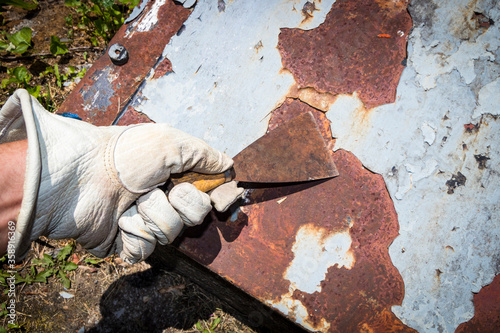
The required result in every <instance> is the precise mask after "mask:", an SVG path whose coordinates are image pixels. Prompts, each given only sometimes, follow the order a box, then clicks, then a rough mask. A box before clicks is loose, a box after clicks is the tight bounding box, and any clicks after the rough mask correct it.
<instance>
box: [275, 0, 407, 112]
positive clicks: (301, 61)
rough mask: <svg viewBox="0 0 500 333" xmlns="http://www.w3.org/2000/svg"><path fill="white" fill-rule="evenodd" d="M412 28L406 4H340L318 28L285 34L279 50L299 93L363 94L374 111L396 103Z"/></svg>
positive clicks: (368, 0) (371, 0)
mask: <svg viewBox="0 0 500 333" xmlns="http://www.w3.org/2000/svg"><path fill="white" fill-rule="evenodd" d="M410 28H411V18H410V16H409V14H408V12H407V11H406V2H405V1H396V2H394V1H381V0H378V1H375V0H361V1H347V0H339V1H337V2H335V4H334V5H333V6H332V9H331V11H330V12H329V13H328V15H327V17H326V19H325V22H324V23H323V24H321V25H320V26H319V27H318V28H316V29H312V30H308V31H304V30H301V29H282V30H281V33H280V37H279V43H278V48H279V50H280V53H281V57H282V62H283V66H284V67H285V68H287V69H288V70H290V71H291V72H292V73H293V75H294V77H295V80H296V81H297V82H298V84H299V88H304V87H313V88H314V89H315V90H317V91H323V92H329V93H331V94H341V93H343V94H351V93H353V92H358V95H359V97H360V99H361V100H362V101H363V102H364V103H365V105H366V107H367V108H372V107H374V106H377V105H381V104H385V103H392V102H394V100H395V97H396V88H397V85H398V82H399V78H400V76H401V73H402V71H403V68H404V66H402V65H401V62H402V61H403V60H404V59H405V58H406V36H407V35H408V32H409V30H410ZM380 34H382V35H384V34H385V35H390V36H392V37H391V38H379V37H377V36H378V35H380Z"/></svg>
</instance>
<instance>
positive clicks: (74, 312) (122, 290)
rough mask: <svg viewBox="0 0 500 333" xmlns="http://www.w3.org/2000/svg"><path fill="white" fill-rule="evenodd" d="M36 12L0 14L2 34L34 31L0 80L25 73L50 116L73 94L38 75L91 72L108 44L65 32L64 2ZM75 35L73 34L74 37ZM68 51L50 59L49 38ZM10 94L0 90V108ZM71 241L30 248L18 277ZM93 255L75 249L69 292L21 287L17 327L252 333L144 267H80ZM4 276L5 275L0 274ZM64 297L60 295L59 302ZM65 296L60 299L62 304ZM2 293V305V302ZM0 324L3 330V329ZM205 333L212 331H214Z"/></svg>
mask: <svg viewBox="0 0 500 333" xmlns="http://www.w3.org/2000/svg"><path fill="white" fill-rule="evenodd" d="M38 2H39V6H38V9H37V10H34V11H27V10H22V9H19V8H16V7H12V6H7V7H4V10H6V11H4V12H0V14H1V17H0V22H1V23H2V25H1V26H0V31H5V32H7V33H10V34H12V33H15V32H16V31H19V30H20V29H21V28H23V27H29V28H31V29H32V31H33V37H32V44H33V47H32V48H31V49H30V50H29V52H27V53H25V54H23V55H21V56H20V55H13V54H6V53H5V52H3V53H0V60H1V66H0V80H2V79H6V78H8V77H9V75H8V74H7V68H14V67H18V66H24V67H26V68H27V69H28V70H29V72H30V74H31V75H32V79H31V81H30V84H32V85H41V88H42V92H47V91H50V96H51V103H52V107H53V108H54V109H57V107H58V106H59V105H60V104H61V103H62V101H64V99H65V98H66V96H67V95H68V94H69V92H71V89H72V88H73V87H74V86H75V83H74V82H71V80H68V82H66V85H65V86H64V85H63V86H62V87H61V88H59V87H58V86H57V81H56V78H55V77H54V76H47V75H45V76H42V77H40V76H39V74H40V73H41V72H43V71H44V70H45V68H46V67H47V66H54V65H55V64H57V65H58V66H59V70H60V71H61V72H62V73H64V72H65V71H67V69H68V68H69V66H73V67H75V68H76V69H77V70H81V69H82V68H88V67H90V66H91V64H92V62H93V61H94V60H95V59H97V58H98V57H99V56H100V55H101V54H102V53H103V52H104V50H105V49H106V42H105V41H104V40H102V38H101V39H99V40H98V41H99V45H98V46H95V45H92V43H91V41H90V38H89V35H88V31H85V30H81V29H78V28H77V27H76V25H75V26H70V25H68V24H67V22H66V20H65V17H67V16H68V15H70V14H73V15H75V11H74V9H72V8H70V7H67V6H65V5H64V0H39V1H38ZM71 30H72V32H71ZM51 36H57V37H59V38H60V39H61V40H62V41H66V42H67V43H68V48H69V50H70V52H69V53H67V54H66V55H62V56H61V55H59V56H53V55H52V54H51V53H50V52H49V46H50V37H51ZM15 88H16V87H15V86H12V85H11V86H9V87H6V88H5V89H0V103H1V104H3V103H4V102H5V101H6V100H7V98H8V96H9V95H10V94H11V93H12V92H13V90H14V89H15ZM68 242H69V240H60V241H53V240H48V239H44V238H42V239H40V240H38V241H37V242H34V243H33V246H32V250H31V251H30V253H29V255H28V257H27V258H26V259H25V260H24V261H23V263H21V264H20V265H19V266H18V267H17V268H16V270H17V271H18V272H19V273H20V274H21V275H23V276H24V275H25V274H26V273H27V272H29V271H30V269H31V266H32V259H34V258H43V254H49V255H55V254H56V253H57V251H58V249H60V248H62V247H63V246H64V245H66V244H67V243H68ZM90 257H91V255H90V254H89V253H88V252H86V251H85V250H84V249H82V248H81V247H79V246H78V245H77V246H76V249H75V251H74V254H73V255H72V256H71V257H70V261H72V262H74V263H75V264H77V265H78V268H77V269H76V270H74V271H72V272H69V277H70V279H71V281H72V284H71V288H69V289H65V288H64V287H63V285H62V283H61V279H60V278H58V277H57V276H52V277H50V278H49V280H48V283H46V284H45V283H32V284H26V283H24V284H23V283H21V284H18V285H17V289H16V300H17V302H16V304H17V309H16V310H17V322H18V324H19V325H20V326H21V329H19V330H15V331H24V332H79V333H83V332H198V331H200V329H201V331H203V330H207V331H206V332H253V331H252V330H251V329H250V328H249V327H247V326H245V325H244V324H243V323H241V322H240V321H238V320H237V319H236V318H234V317H233V316H231V315H229V314H228V313H226V312H224V311H222V310H221V309H220V307H223V306H224V304H222V303H221V301H220V300H218V299H217V298H216V297H215V296H213V295H210V294H208V293H206V292H205V291H203V289H201V288H200V287H199V286H197V285H196V284H193V283H191V282H190V281H189V280H187V279H186V278H184V277H182V276H180V275H177V274H174V273H172V272H169V271H166V270H163V269H156V268H153V267H151V266H150V265H149V264H147V263H145V262H143V263H140V264H136V265H128V264H126V263H124V262H123V261H122V260H121V259H120V258H117V257H109V258H106V260H105V261H103V262H101V263H99V264H98V265H90V264H87V263H85V259H87V258H90ZM4 269H6V267H4ZM61 293H62V294H61ZM63 296H64V297H63ZM6 297H7V296H6V295H4V294H3V293H1V295H0V302H5V301H6ZM6 324H7V323H6V318H5V317H4V318H1V317H0V328H1V327H2V326H7V325H6ZM209 328H213V329H212V330H211V331H210V330H209Z"/></svg>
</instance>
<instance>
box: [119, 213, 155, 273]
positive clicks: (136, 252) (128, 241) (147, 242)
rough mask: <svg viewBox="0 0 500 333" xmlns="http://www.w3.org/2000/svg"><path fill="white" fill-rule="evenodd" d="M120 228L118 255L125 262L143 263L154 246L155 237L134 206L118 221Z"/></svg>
mask: <svg viewBox="0 0 500 333" xmlns="http://www.w3.org/2000/svg"><path fill="white" fill-rule="evenodd" d="M118 227H119V228H120V235H119V237H121V249H120V248H119V249H118V254H119V255H120V258H122V259H123V260H124V261H125V262H127V263H129V264H135V263H138V262H140V261H143V260H144V259H146V258H147V257H149V255H150V254H151V253H153V251H154V249H155V246H156V237H155V235H154V234H153V232H151V230H149V228H148V227H147V226H146V224H144V221H143V219H142V217H141V215H140V214H139V213H138V212H137V208H136V206H132V207H130V208H129V209H127V210H126V211H125V213H123V214H122V216H120V218H119V219H118Z"/></svg>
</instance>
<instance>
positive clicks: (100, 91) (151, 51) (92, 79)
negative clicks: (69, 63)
mask: <svg viewBox="0 0 500 333" xmlns="http://www.w3.org/2000/svg"><path fill="white" fill-rule="evenodd" d="M190 13H191V11H190V10H188V9H185V8H184V7H182V6H179V5H176V4H175V3H174V2H173V1H163V2H161V1H150V2H148V4H147V5H146V7H145V8H144V10H143V11H142V13H141V14H140V15H139V17H137V18H136V19H134V20H133V21H132V22H130V23H128V24H125V25H123V26H122V27H121V28H120V30H119V31H118V32H117V34H116V35H115V36H114V37H113V39H112V40H111V42H110V44H109V45H111V46H112V45H114V44H117V43H118V44H121V45H123V46H124V47H125V49H126V50H127V52H128V58H129V59H128V61H127V62H126V63H125V64H123V65H115V64H114V63H113V62H112V61H111V59H110V57H109V56H108V54H107V51H106V53H105V54H103V55H102V56H101V57H100V58H99V59H98V60H97V61H96V62H95V63H94V64H93V65H92V68H91V69H90V70H89V71H88V72H87V73H86V75H85V77H84V78H83V79H82V80H81V81H80V83H79V84H78V86H77V87H76V88H75V89H74V90H73V92H72V93H71V94H70V95H69V96H68V98H67V99H66V101H65V102H64V103H63V105H62V106H61V108H60V109H59V110H58V112H59V113H63V112H72V113H76V114H78V115H79V116H80V118H82V119H83V120H84V121H87V122H90V123H93V124H95V125H111V124H112V123H113V122H114V121H115V119H116V118H117V117H118V116H119V115H120V113H121V112H122V109H124V108H125V107H126V106H127V103H128V102H129V100H130V98H131V97H132V96H133V94H134V93H135V92H136V90H137V89H138V88H139V86H140V84H141V83H142V82H143V81H144V79H145V78H146V76H147V74H148V73H149V72H150V71H151V70H152V69H153V68H154V66H155V64H156V63H157V62H158V60H159V59H160V57H161V55H162V52H163V49H164V48H165V45H166V44H167V43H168V41H169V40H170V38H171V37H172V36H173V35H174V34H175V33H176V32H177V31H178V30H179V29H180V28H181V27H182V24H183V22H184V21H185V20H186V19H187V17H188V16H189V14H190ZM128 112H130V111H128ZM123 122H125V120H124V121H122V123H123Z"/></svg>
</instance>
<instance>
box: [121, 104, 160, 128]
mask: <svg viewBox="0 0 500 333" xmlns="http://www.w3.org/2000/svg"><path fill="white" fill-rule="evenodd" d="M153 122H154V121H152V120H151V119H149V117H148V116H146V115H145V114H144V113H141V112H137V111H135V109H134V108H133V107H131V106H129V107H128V108H127V110H125V112H124V113H123V115H122V116H121V117H120V119H118V121H117V122H116V125H118V126H122V125H123V126H125V125H132V124H141V123H153Z"/></svg>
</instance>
